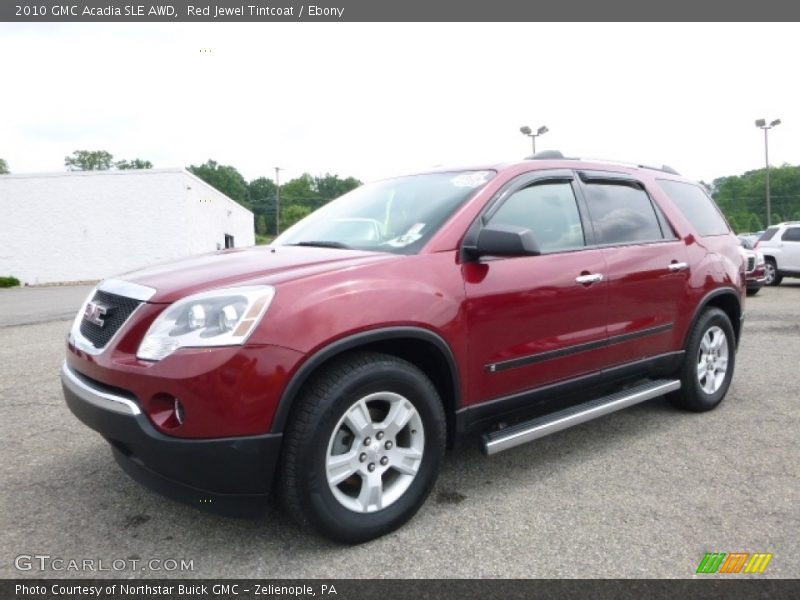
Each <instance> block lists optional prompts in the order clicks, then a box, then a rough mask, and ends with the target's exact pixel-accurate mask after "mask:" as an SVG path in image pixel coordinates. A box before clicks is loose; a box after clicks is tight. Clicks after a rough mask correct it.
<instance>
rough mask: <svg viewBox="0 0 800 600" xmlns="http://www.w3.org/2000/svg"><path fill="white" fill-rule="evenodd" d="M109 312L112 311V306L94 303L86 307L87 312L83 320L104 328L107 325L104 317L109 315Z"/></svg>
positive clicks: (84, 312) (85, 311)
mask: <svg viewBox="0 0 800 600" xmlns="http://www.w3.org/2000/svg"><path fill="white" fill-rule="evenodd" d="M109 310H111V307H110V306H106V305H105V304H100V303H99V302H94V301H92V302H89V304H87V305H86V310H84V311H83V318H84V319H86V320H87V321H89V322H90V323H94V324H95V325H97V326H98V327H102V326H103V325H105V324H106V322H105V321H104V320H103V317H105V316H106V315H107V314H108V311H109Z"/></svg>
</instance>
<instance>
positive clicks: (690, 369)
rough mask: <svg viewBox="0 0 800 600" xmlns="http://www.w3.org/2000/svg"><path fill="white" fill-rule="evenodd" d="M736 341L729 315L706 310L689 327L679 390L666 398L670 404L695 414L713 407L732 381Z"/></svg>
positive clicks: (720, 400) (723, 395)
mask: <svg viewBox="0 0 800 600" xmlns="http://www.w3.org/2000/svg"><path fill="white" fill-rule="evenodd" d="M735 364H736V338H735V335H734V332H733V326H732V325H731V321H730V319H729V318H728V315H727V314H725V312H724V311H722V310H720V309H719V308H713V307H712V308H707V309H706V310H704V311H703V312H702V314H701V315H700V317H699V318H698V319H697V321H696V322H695V324H694V326H693V327H692V331H691V333H690V334H689V339H688V341H687V344H686V356H685V358H684V361H683V366H682V367H681V370H680V380H681V389H679V390H678V391H676V392H673V393H672V394H670V395H669V399H670V400H671V401H672V403H673V404H675V405H676V406H679V407H680V408H684V409H686V410H691V411H694V412H705V411H707V410H711V409H713V408H716V407H717V405H719V403H720V402H722V399H723V398H724V397H725V394H726V393H727V392H728V388H729V387H730V384H731V379H732V378H733V369H734V366H735Z"/></svg>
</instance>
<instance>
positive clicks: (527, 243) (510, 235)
mask: <svg viewBox="0 0 800 600" xmlns="http://www.w3.org/2000/svg"><path fill="white" fill-rule="evenodd" d="M474 251H475V254H477V255H478V256H536V255H538V254H541V252H540V250H539V244H537V243H536V239H534V237H533V233H531V230H530V229H525V228H524V227H517V226H516V225H489V226H487V227H484V228H483V229H481V231H480V233H479V234H478V243H477V244H476V246H475V249H474Z"/></svg>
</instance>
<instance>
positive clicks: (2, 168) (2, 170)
mask: <svg viewBox="0 0 800 600" xmlns="http://www.w3.org/2000/svg"><path fill="white" fill-rule="evenodd" d="M10 172H11V171H9V170H8V163H7V162H6V161H5V159H4V158H0V175H8V174H9V173H10Z"/></svg>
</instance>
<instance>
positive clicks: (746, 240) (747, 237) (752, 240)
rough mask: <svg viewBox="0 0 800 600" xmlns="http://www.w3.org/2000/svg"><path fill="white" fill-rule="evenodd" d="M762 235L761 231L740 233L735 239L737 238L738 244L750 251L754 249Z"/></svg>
mask: <svg viewBox="0 0 800 600" xmlns="http://www.w3.org/2000/svg"><path fill="white" fill-rule="evenodd" d="M763 234H764V232H763V231H758V232H756V233H740V234H739V235H738V236H737V237H738V238H739V242H740V243H741V244H742V247H743V248H747V249H748V250H752V249H753V248H755V247H756V242H758V238H760V237H761V236H762V235H763Z"/></svg>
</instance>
